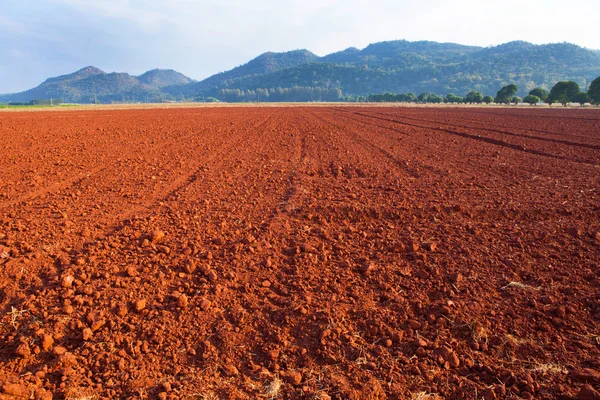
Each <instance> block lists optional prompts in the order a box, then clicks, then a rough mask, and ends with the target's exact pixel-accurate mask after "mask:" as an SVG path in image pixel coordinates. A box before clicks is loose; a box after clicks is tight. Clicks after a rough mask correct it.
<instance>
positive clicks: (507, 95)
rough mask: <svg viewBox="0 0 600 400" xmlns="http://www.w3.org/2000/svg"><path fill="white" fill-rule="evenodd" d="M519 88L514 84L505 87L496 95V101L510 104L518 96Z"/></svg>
mask: <svg viewBox="0 0 600 400" xmlns="http://www.w3.org/2000/svg"><path fill="white" fill-rule="evenodd" d="M518 90H519V87H518V86H517V85H515V84H514V83H513V84H511V85H508V86H504V87H503V88H502V89H500V90H499V91H498V93H496V98H495V99H494V101H495V102H496V103H499V104H509V103H510V102H511V100H512V98H513V97H514V96H515V94H517V91H518Z"/></svg>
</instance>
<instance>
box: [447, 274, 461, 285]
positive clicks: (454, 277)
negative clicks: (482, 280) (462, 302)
mask: <svg viewBox="0 0 600 400" xmlns="http://www.w3.org/2000/svg"><path fill="white" fill-rule="evenodd" d="M450 280H451V281H452V283H460V282H462V280H463V276H462V274H461V273H460V272H456V273H454V274H452V275H450Z"/></svg>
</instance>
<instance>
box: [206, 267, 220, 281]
mask: <svg viewBox="0 0 600 400" xmlns="http://www.w3.org/2000/svg"><path fill="white" fill-rule="evenodd" d="M206 277H207V278H208V280H209V281H210V282H216V281H217V273H216V272H215V271H214V270H212V269H211V270H208V271H207V272H206Z"/></svg>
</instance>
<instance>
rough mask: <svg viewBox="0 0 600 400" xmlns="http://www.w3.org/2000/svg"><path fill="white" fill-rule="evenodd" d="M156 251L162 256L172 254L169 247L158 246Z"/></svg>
mask: <svg viewBox="0 0 600 400" xmlns="http://www.w3.org/2000/svg"><path fill="white" fill-rule="evenodd" d="M156 250H158V252H159V253H162V254H171V248H170V247H168V246H156Z"/></svg>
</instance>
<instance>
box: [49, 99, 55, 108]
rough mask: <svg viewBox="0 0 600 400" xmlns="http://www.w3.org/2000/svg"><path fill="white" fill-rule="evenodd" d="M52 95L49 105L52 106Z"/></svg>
mask: <svg viewBox="0 0 600 400" xmlns="http://www.w3.org/2000/svg"><path fill="white" fill-rule="evenodd" d="M52 100H53V99H52V97H50V107H52V106H53V105H54V104H52Z"/></svg>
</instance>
